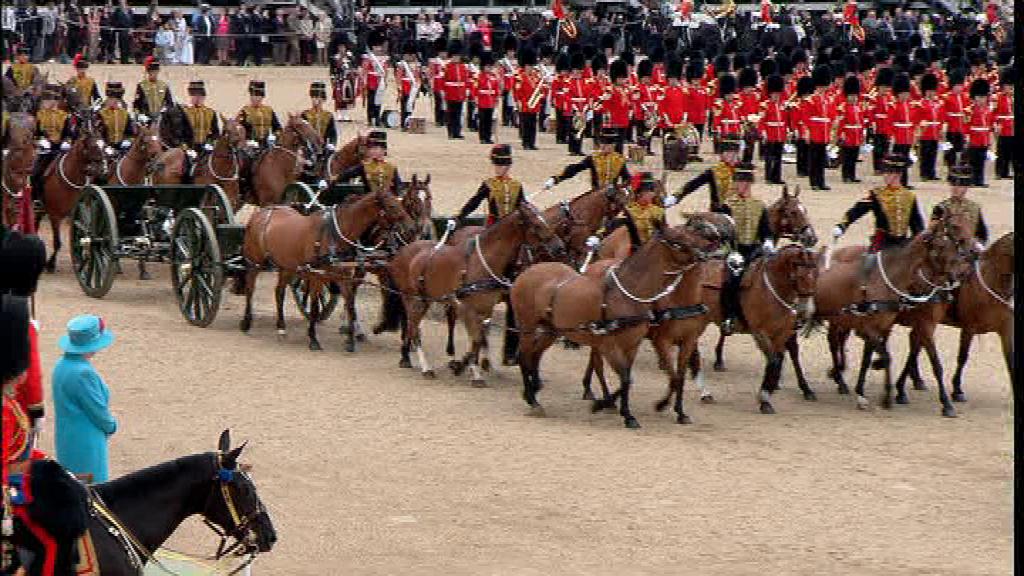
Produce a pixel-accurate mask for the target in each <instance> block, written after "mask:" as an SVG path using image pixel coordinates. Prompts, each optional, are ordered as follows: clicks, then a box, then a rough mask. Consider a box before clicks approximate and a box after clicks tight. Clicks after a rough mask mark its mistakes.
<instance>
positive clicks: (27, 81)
mask: <svg viewBox="0 0 1024 576" xmlns="http://www.w3.org/2000/svg"><path fill="white" fill-rule="evenodd" d="M28 56H29V47H28V46H24V45H23V46H18V55H17V56H15V62H14V64H11V67H10V68H8V69H7V73H6V74H5V75H6V76H7V77H8V78H10V79H11V81H12V82H14V85H15V86H17V87H18V88H19V89H21V90H24V89H25V88H28V87H29V86H31V85H32V82H33V81H34V80H35V79H36V75H38V74H39V68H36V65H35V64H33V63H31V62H29V61H28Z"/></svg>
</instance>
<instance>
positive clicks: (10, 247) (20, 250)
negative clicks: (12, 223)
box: [0, 231, 46, 298]
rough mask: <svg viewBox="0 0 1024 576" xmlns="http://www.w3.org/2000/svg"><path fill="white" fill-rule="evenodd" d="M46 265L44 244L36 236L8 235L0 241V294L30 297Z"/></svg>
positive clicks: (12, 233) (12, 232)
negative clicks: (1, 273) (0, 271)
mask: <svg viewBox="0 0 1024 576" xmlns="http://www.w3.org/2000/svg"><path fill="white" fill-rule="evenodd" d="M45 264H46V245H44V244H43V241H42V240H40V239H39V236H36V235H35V234H22V233H21V232H17V231H10V232H8V233H7V234H6V235H5V236H4V238H3V241H2V242H0V270H3V271H4V273H3V275H2V277H0V293H5V292H6V293H11V294H14V295H15V296H22V297H26V298H27V297H29V296H31V295H32V294H34V293H35V291H36V287H37V286H38V284H39V276H40V275H41V274H42V273H43V266H44V265H45Z"/></svg>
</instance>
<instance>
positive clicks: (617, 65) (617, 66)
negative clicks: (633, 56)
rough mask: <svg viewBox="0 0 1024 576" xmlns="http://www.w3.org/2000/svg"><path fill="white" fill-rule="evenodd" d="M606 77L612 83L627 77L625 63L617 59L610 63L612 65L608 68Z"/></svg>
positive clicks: (627, 71) (627, 68)
mask: <svg viewBox="0 0 1024 576" xmlns="http://www.w3.org/2000/svg"><path fill="white" fill-rule="evenodd" d="M608 76H609V77H610V78H611V79H612V82H614V81H616V80H618V79H620V78H626V77H628V76H629V67H628V66H627V65H626V62H625V61H623V60H621V59H619V60H616V61H614V62H612V65H611V66H610V67H609V68H608Z"/></svg>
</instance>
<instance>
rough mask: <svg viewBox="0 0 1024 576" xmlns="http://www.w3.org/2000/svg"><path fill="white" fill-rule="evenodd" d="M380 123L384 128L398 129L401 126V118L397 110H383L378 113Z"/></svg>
mask: <svg viewBox="0 0 1024 576" xmlns="http://www.w3.org/2000/svg"><path fill="white" fill-rule="evenodd" d="M380 121H381V123H383V124H384V126H385V127H386V128H398V126H399V124H401V116H400V115H399V114H398V110H385V111H383V112H381V113H380Z"/></svg>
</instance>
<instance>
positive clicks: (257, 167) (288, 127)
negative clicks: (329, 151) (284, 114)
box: [249, 112, 324, 206]
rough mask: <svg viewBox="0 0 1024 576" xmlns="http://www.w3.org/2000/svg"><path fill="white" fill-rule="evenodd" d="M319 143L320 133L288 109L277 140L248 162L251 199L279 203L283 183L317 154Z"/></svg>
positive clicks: (320, 139) (287, 181) (282, 191)
mask: <svg viewBox="0 0 1024 576" xmlns="http://www.w3.org/2000/svg"><path fill="white" fill-rule="evenodd" d="M323 145H324V141H323V138H321V137H320V133H319V132H317V131H316V129H315V128H313V126H312V125H311V124H310V123H309V122H306V120H305V119H303V118H302V116H300V115H298V114H292V113H290V112H289V113H288V121H287V122H286V123H285V126H284V129H283V130H281V137H280V138H279V139H278V141H277V142H276V143H275V144H274V145H273V146H271V147H270V148H269V149H268V150H266V151H265V152H263V153H262V154H260V155H258V156H257V157H256V158H254V159H253V160H252V161H251V163H250V165H249V174H250V175H251V186H252V193H253V197H254V200H255V202H256V203H257V204H258V205H260V206H271V205H274V204H280V203H281V197H282V196H283V195H284V189H285V186H287V185H288V184H290V183H292V182H295V180H297V179H298V178H299V176H301V175H302V173H303V172H305V171H306V169H307V167H308V165H309V163H311V162H314V161H316V159H317V158H319V157H320V154H321V150H322V148H323Z"/></svg>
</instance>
